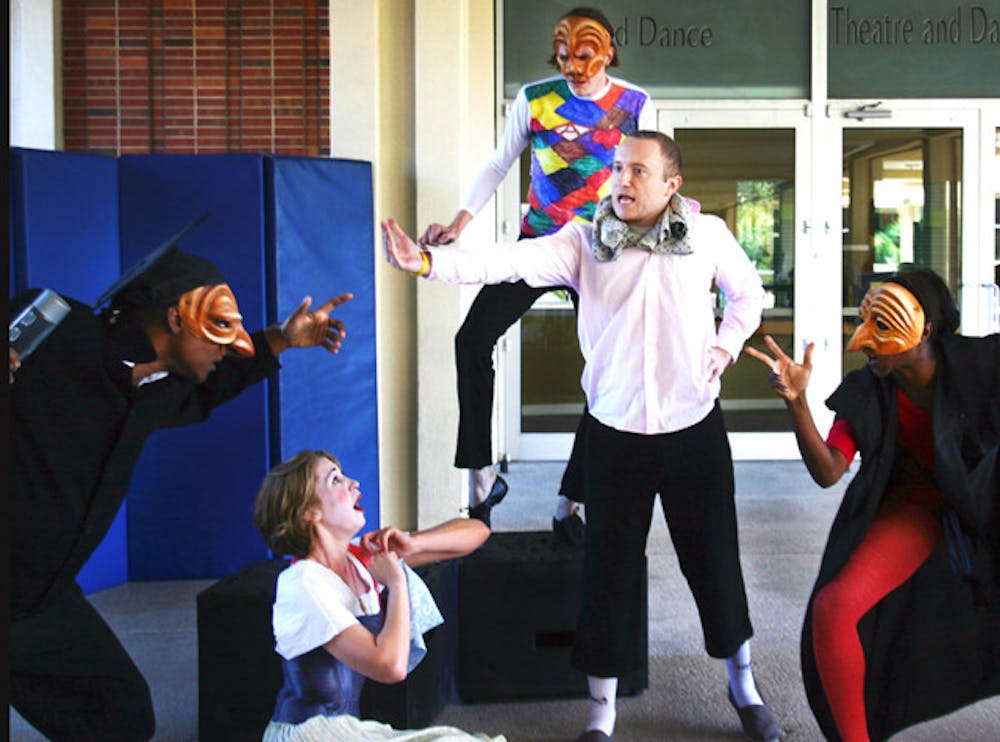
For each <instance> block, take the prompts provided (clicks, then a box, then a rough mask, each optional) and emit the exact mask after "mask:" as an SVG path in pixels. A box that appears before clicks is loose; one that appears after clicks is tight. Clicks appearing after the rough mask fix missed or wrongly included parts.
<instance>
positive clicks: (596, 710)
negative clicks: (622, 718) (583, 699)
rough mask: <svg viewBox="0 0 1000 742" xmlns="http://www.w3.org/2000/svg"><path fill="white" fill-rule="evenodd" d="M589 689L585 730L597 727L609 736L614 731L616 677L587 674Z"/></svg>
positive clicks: (616, 692) (616, 691) (616, 693)
mask: <svg viewBox="0 0 1000 742" xmlns="http://www.w3.org/2000/svg"><path fill="white" fill-rule="evenodd" d="M587 687H588V688H589V689H590V721H589V722H588V723H587V728H586V730H585V731H587V732H589V731H591V730H592V729H599V730H600V731H602V732H604V733H605V734H606V735H608V736H609V737H610V736H611V735H612V733H613V732H614V731H615V715H616V712H615V701H616V700H617V697H618V678H598V677H595V676H593V675H588V676H587Z"/></svg>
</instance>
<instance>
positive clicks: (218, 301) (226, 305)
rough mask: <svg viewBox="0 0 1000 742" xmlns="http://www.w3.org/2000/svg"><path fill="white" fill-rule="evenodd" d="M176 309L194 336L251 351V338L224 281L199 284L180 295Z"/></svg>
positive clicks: (247, 352) (234, 299)
mask: <svg viewBox="0 0 1000 742" xmlns="http://www.w3.org/2000/svg"><path fill="white" fill-rule="evenodd" d="M177 310H178V313H179V314H180V317H181V322H182V323H183V324H184V327H185V328H186V329H187V330H188V332H190V333H191V334H192V335H194V336H195V337H197V338H201V339H202V340H206V341H208V342H210V343H216V344H217V345H224V346H228V347H231V348H232V349H233V350H235V351H237V352H238V353H240V354H242V355H245V356H252V355H253V354H254V347H253V340H251V339H250V336H249V335H248V334H247V331H246V330H245V329H244V327H243V315H241V314H240V311H239V308H238V307H237V306H236V297H235V296H234V295H233V290H232V289H231V288H229V285H228V284H225V283H220V284H216V285H215V286H199V287H197V288H195V289H192V290H191V291H188V292H187V293H186V294H184V295H183V296H181V298H180V299H179V300H178V302H177Z"/></svg>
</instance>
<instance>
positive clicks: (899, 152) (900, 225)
mask: <svg viewBox="0 0 1000 742" xmlns="http://www.w3.org/2000/svg"><path fill="white" fill-rule="evenodd" d="M843 168H844V169H843V180H842V183H843V190H842V195H841V198H842V203H841V206H842V208H843V271H844V282H843V343H844V348H845V352H844V367H843V370H844V373H845V374H846V373H847V372H849V371H851V370H854V369H856V368H860V367H861V366H863V365H864V357H863V356H862V355H861V354H860V353H848V352H847V351H846V346H847V341H848V340H849V339H850V336H851V334H853V332H854V328H855V323H856V318H857V311H858V304H860V302H861V299H862V297H863V296H864V294H865V292H866V291H867V290H868V288H869V287H870V286H871V285H872V284H873V283H877V282H878V281H880V280H882V279H884V277H886V276H888V275H890V274H892V273H894V272H896V271H897V270H903V269H906V268H908V267H926V268H933V269H934V270H935V271H937V272H938V273H940V274H941V276H942V277H943V278H944V279H945V281H946V282H947V283H948V285H949V287H951V289H952V291H953V292H955V294H956V295H957V289H958V285H959V279H960V275H961V263H960V260H961V254H960V251H959V245H960V244H961V234H960V228H961V208H960V203H961V201H960V199H961V188H962V132H961V130H958V129H845V130H844V152H843Z"/></svg>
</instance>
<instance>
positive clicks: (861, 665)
mask: <svg viewBox="0 0 1000 742" xmlns="http://www.w3.org/2000/svg"><path fill="white" fill-rule="evenodd" d="M894 494H897V495H898V494H900V493H898V492H897V493H894ZM940 502H941V493H940V492H938V491H936V490H920V491H917V492H914V491H912V490H911V491H909V492H907V493H906V494H905V501H900V498H898V497H892V496H889V497H887V498H886V502H885V504H883V507H882V509H881V510H880V511H879V513H878V514H877V515H876V516H875V519H874V520H873V521H872V524H871V526H870V527H869V529H868V533H866V534H865V537H864V539H863V540H862V541H861V543H860V544H859V545H858V548H857V549H855V550H854V553H853V554H851V556H850V558H849V559H848V560H847V564H845V565H844V568H843V569H842V570H840V572H839V573H838V574H837V576H836V577H834V578H833V580H831V581H830V582H829V583H828V584H827V585H826V586H824V587H823V589H821V590H820V591H819V592H818V593H817V594H816V598H815V600H814V601H813V616H812V632H813V652H814V654H815V656H816V666H817V669H818V670H819V676H820V680H821V681H822V683H823V690H824V691H825V692H826V698H827V701H828V702H829V704H830V710H831V711H832V712H833V718H834V720H835V721H836V723H837V730H838V731H839V732H840V736H841V738H843V740H844V742H862V741H864V742H867V740H868V724H867V719H866V715H865V698H864V685H865V656H864V653H863V651H862V649H861V641H860V639H859V638H858V621H860V620H861V617H862V616H864V615H865V613H867V612H868V611H869V610H870V609H871V608H872V607H873V606H874V605H875V604H876V603H878V602H879V601H880V600H882V598H884V597H885V596H886V595H888V594H889V593H890V592H892V591H893V590H894V589H896V588H897V587H898V586H899V585H901V584H903V583H904V582H905V581H906V580H907V579H908V578H909V577H910V575H912V574H913V573H914V572H916V571H917V569H918V568H919V567H920V565H921V564H923V563H924V562H925V561H926V560H927V557H929V556H930V555H931V552H933V551H934V548H935V547H936V546H937V545H938V544H939V543H940V542H941V539H942V538H943V537H944V532H943V530H942V527H941V523H940V521H939V520H938V518H937V517H936V516H935V515H934V511H935V509H936V508H937V506H938V505H939V504H940Z"/></svg>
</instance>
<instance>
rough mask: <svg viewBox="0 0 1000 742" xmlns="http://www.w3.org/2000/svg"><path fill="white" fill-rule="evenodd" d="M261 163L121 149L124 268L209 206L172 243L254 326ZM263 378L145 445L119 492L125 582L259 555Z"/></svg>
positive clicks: (261, 310) (259, 313)
mask: <svg viewBox="0 0 1000 742" xmlns="http://www.w3.org/2000/svg"><path fill="white" fill-rule="evenodd" d="M263 162H264V158H263V157H261V156H258V155H126V156H123V157H121V158H120V159H119V194H120V195H119V198H120V202H119V210H120V214H121V227H120V232H121V251H122V269H123V270H125V269H127V268H128V267H130V266H131V265H133V264H134V263H136V262H138V261H139V260H140V259H141V258H143V257H144V256H145V255H146V254H148V253H149V252H150V251H151V250H153V249H154V248H155V247H156V246H157V245H159V244H160V243H161V242H162V241H163V240H165V239H167V238H168V237H170V236H171V235H172V234H174V233H175V232H176V231H178V230H179V229H180V228H182V227H183V226H185V225H186V224H188V223H189V222H190V221H192V220H193V219H194V218H196V217H197V216H198V215H200V214H202V213H204V212H209V213H210V216H209V217H208V218H207V219H206V220H205V221H204V222H203V223H201V224H200V225H199V226H197V227H195V228H194V229H193V230H192V231H191V232H190V233H188V234H187V235H185V236H184V237H182V238H181V240H180V243H179V244H180V247H181V249H183V250H185V251H187V252H191V253H195V254H198V255H201V256H203V257H206V258H208V259H209V260H211V261H213V262H214V263H215V264H216V265H217V266H218V267H219V269H220V270H221V271H222V273H223V275H224V276H225V277H226V279H227V281H228V283H229V285H230V286H231V287H232V289H233V293H234V294H235V295H236V298H237V301H238V303H239V307H240V312H241V314H242V315H243V321H244V324H245V325H246V327H247V328H248V330H249V331H251V332H253V331H255V330H258V329H261V328H263V327H264V326H265V323H266V321H267V316H266V307H265V300H266V275H265V262H264V261H265V235H266V230H265V217H264V214H265V208H264V204H265V201H264V199H265V183H264V167H263ZM268 383H269V382H264V383H261V384H258V385H256V386H254V387H251V388H249V389H247V390H245V391H244V392H243V393H242V394H241V395H239V396H238V397H237V398H235V399H233V400H231V401H229V402H227V403H225V404H224V405H222V406H221V407H219V408H217V409H216V410H215V411H214V412H213V413H212V415H211V416H210V417H209V419H208V420H207V421H205V422H204V423H201V424H199V425H195V426H188V427H185V428H179V429H171V430H162V431H158V432H157V433H155V434H154V435H153V436H152V437H151V438H150V440H149V441H148V442H147V445H146V448H145V450H144V451H143V455H142V457H141V459H140V461H139V464H138V466H137V467H136V472H135V476H134V478H133V483H132V488H131V490H130V492H129V508H128V533H129V550H128V551H129V557H128V563H129V579H130V580H157V579H203V578H215V577H221V576H224V575H227V574H230V573H232V572H234V571H236V570H237V569H240V568H241V567H243V566H245V565H246V564H248V563H250V562H251V561H255V560H257V559H261V558H266V557H267V555H268V551H267V548H266V547H265V545H264V543H263V541H262V540H261V537H260V534H258V533H257V531H256V530H255V529H254V527H253V521H252V518H251V514H252V507H253V499H254V495H255V494H256V491H257V487H258V486H259V485H260V482H261V480H262V479H263V477H264V474H266V472H267V470H268V466H269V461H270V456H269V418H268V409H267V400H268V390H267V384H268Z"/></svg>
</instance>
